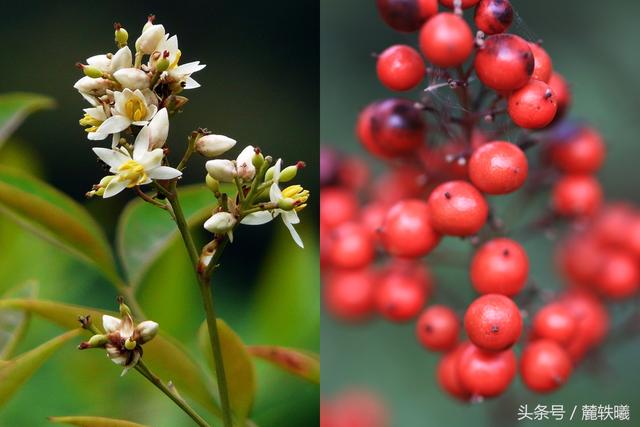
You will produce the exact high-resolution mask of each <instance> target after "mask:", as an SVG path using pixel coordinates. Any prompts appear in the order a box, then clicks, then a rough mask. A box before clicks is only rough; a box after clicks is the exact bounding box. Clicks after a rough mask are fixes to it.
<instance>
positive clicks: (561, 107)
mask: <svg viewBox="0 0 640 427" xmlns="http://www.w3.org/2000/svg"><path fill="white" fill-rule="evenodd" d="M549 86H551V89H553V91H554V92H555V94H556V101H557V103H558V112H557V113H556V118H559V117H562V116H564V113H565V112H566V111H567V109H568V108H569V105H571V90H570V89H569V85H568V84H567V81H566V80H565V79H564V77H562V75H561V74H559V73H556V72H553V73H551V77H550V78H549Z"/></svg>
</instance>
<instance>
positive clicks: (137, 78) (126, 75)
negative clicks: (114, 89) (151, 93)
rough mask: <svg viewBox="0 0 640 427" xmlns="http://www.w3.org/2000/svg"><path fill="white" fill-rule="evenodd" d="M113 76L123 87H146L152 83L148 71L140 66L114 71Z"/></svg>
mask: <svg viewBox="0 0 640 427" xmlns="http://www.w3.org/2000/svg"><path fill="white" fill-rule="evenodd" d="M113 77H114V78H115V79H116V80H117V81H118V83H120V84H121V85H122V87H125V88H128V89H132V90H136V89H145V88H148V87H149V85H150V84H151V79H150V78H149V76H148V75H147V73H145V72H144V71H142V70H140V69H138V68H123V69H121V70H118V71H116V72H115V73H113Z"/></svg>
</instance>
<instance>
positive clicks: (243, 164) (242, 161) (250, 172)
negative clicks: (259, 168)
mask: <svg viewBox="0 0 640 427" xmlns="http://www.w3.org/2000/svg"><path fill="white" fill-rule="evenodd" d="M254 155H255V149H254V148H253V146H252V145H247V146H246V147H245V149H244V150H242V152H241V153H240V154H239V155H238V158H237V159H236V169H237V172H238V177H240V178H241V179H243V180H245V181H251V180H252V179H253V177H254V176H256V167H255V166H253V156H254ZM278 172H279V171H278Z"/></svg>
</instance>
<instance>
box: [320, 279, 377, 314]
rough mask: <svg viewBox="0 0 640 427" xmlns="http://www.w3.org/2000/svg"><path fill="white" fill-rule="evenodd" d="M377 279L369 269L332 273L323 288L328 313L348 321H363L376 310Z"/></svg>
mask: <svg viewBox="0 0 640 427" xmlns="http://www.w3.org/2000/svg"><path fill="white" fill-rule="evenodd" d="M375 289H376V277H375V275H374V273H373V272H372V271H371V270H369V269H362V270H349V271H336V272H332V273H331V274H330V275H329V277H328V278H327V280H326V281H325V284H324V286H323V289H322V291H323V296H324V298H323V301H324V306H325V307H326V309H327V311H329V312H330V313H331V314H332V315H333V316H335V317H337V318H338V319H341V320H346V321H362V320H365V319H367V318H369V317H370V316H371V315H372V314H373V312H374V310H375V299H374V297H375Z"/></svg>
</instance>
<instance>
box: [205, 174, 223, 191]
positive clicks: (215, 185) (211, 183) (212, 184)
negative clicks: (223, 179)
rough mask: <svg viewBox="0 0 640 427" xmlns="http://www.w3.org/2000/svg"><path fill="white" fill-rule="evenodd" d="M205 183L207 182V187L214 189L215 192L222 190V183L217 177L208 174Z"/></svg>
mask: <svg viewBox="0 0 640 427" xmlns="http://www.w3.org/2000/svg"><path fill="white" fill-rule="evenodd" d="M205 183H206V184H207V187H209V190H211V191H213V192H214V193H217V192H219V191H220V183H219V182H218V180H217V179H215V178H214V177H212V176H211V175H209V174H207V177H206V178H205Z"/></svg>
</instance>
